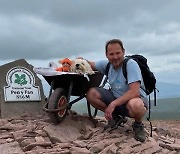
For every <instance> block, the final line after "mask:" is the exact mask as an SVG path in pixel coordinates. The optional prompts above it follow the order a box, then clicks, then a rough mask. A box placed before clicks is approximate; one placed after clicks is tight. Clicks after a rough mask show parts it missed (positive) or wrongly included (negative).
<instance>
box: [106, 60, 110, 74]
mask: <svg viewBox="0 0 180 154" xmlns="http://www.w3.org/2000/svg"><path fill="white" fill-rule="evenodd" d="M109 68H110V62H108V63H107V65H106V71H105V75H106V76H108V72H109Z"/></svg>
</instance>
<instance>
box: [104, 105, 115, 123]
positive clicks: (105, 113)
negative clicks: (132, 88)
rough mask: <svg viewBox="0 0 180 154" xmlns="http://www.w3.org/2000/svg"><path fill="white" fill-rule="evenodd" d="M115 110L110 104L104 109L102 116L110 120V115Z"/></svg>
mask: <svg viewBox="0 0 180 154" xmlns="http://www.w3.org/2000/svg"><path fill="white" fill-rule="evenodd" d="M114 109H115V106H113V105H112V103H111V104H109V105H108V107H107V108H106V110H105V112H104V116H105V118H106V119H107V120H111V119H112V113H113V111H114Z"/></svg>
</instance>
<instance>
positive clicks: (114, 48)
mask: <svg viewBox="0 0 180 154" xmlns="http://www.w3.org/2000/svg"><path fill="white" fill-rule="evenodd" d="M106 57H107V58H108V60H109V62H110V63H111V64H112V65H113V66H114V68H115V69H117V68H118V67H120V66H121V65H122V62H123V59H124V51H123V49H122V48H121V46H120V45H119V43H113V44H109V45H108V47H107V52H106Z"/></svg>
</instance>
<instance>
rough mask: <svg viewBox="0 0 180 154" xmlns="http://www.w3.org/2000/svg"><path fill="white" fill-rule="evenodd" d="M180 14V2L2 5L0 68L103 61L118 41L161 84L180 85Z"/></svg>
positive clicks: (55, 0) (20, 1) (10, 0)
mask: <svg viewBox="0 0 180 154" xmlns="http://www.w3.org/2000/svg"><path fill="white" fill-rule="evenodd" d="M179 15H180V1H179V0H136V1H135V0H0V65H3V64H6V63H8V62H11V61H14V60H17V59H22V58H23V59H25V60H26V61H27V62H28V63H30V64H32V65H33V66H35V67H47V66H48V63H49V62H50V61H53V62H55V63H57V64H58V60H59V59H63V58H66V57H68V58H71V59H74V58H76V57H79V56H81V57H84V58H86V59H88V60H91V61H98V60H101V59H106V57H105V48H104V46H105V43H106V41H108V40H110V39H113V38H118V39H121V40H122V41H123V43H124V47H125V49H126V54H127V55H130V54H142V55H144V56H145V57H146V58H147V59H148V63H149V66H150V68H151V71H152V72H154V74H155V76H156V78H157V81H158V82H167V83H176V84H180V80H179V76H180V51H179V50H180V17H179Z"/></svg>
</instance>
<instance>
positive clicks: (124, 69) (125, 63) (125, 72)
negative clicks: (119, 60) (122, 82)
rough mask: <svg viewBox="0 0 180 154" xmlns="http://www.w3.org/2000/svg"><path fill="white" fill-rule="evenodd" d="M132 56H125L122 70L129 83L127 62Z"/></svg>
mask: <svg viewBox="0 0 180 154" xmlns="http://www.w3.org/2000/svg"><path fill="white" fill-rule="evenodd" d="M129 59H130V58H129V57H127V56H126V57H125V59H124V61H123V64H122V71H123V75H124V77H125V79H126V84H127V83H128V81H127V62H128V60H129Z"/></svg>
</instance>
